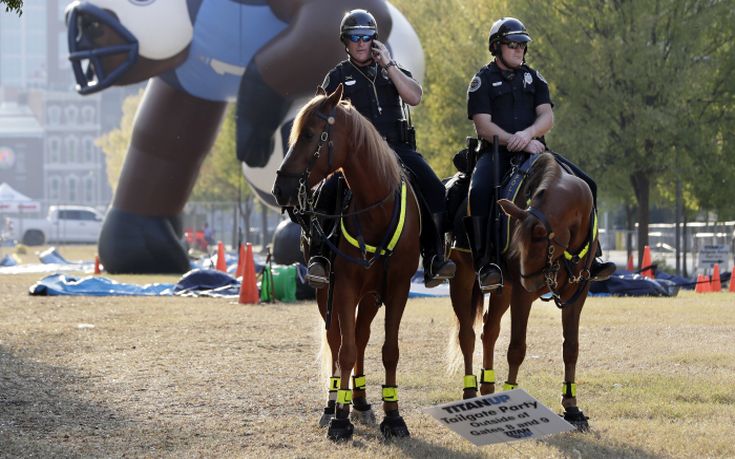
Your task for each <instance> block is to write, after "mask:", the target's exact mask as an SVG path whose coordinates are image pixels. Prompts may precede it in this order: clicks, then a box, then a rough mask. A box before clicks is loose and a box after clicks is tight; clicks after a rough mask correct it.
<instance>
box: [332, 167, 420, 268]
mask: <svg viewBox="0 0 735 459" xmlns="http://www.w3.org/2000/svg"><path fill="white" fill-rule="evenodd" d="M400 206H401V210H400V214H399V216H398V224H397V225H396V229H395V231H394V232H393V237H391V239H390V242H389V243H388V246H387V247H386V248H385V249H384V250H382V251H381V252H380V255H385V252H386V250H388V251H392V250H393V248H395V246H396V244H398V239H400V237H401V233H402V232H403V225H404V224H405V223H406V181H405V180H402V181H401V204H400ZM340 227H341V228H342V235H343V236H344V237H345V239H347V242H349V243H350V244H352V245H353V246H355V247H357V248H358V249H359V248H360V242H359V241H358V240H357V239H355V238H354V237H353V236H352V235H351V234H350V233H348V232H347V228H346V227H345V219H344V218H341V219H340ZM365 250H367V251H368V252H370V253H375V251H376V250H377V248H376V247H375V246H372V245H369V244H365Z"/></svg>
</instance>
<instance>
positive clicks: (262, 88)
mask: <svg viewBox="0 0 735 459" xmlns="http://www.w3.org/2000/svg"><path fill="white" fill-rule="evenodd" d="M290 106H291V102H290V101H287V100H285V99H284V98H283V97H281V95H280V94H278V93H277V92H276V91H274V90H273V89H271V88H270V86H268V85H267V84H266V83H265V82H264V81H263V78H262V77H261V76H260V72H258V69H257V68H256V66H255V65H248V68H247V70H246V71H245V74H244V75H243V76H242V80H240V92H239V94H238V96H237V115H236V116H237V159H239V160H240V161H244V162H245V164H247V165H248V166H250V167H263V166H265V165H266V164H268V160H269V159H270V157H271V152H273V147H274V146H275V142H274V139H273V135H274V133H275V132H276V129H278V127H279V126H280V125H281V123H282V122H283V118H284V116H286V113H288V109H289V107H290Z"/></svg>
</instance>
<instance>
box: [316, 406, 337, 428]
mask: <svg viewBox="0 0 735 459" xmlns="http://www.w3.org/2000/svg"><path fill="white" fill-rule="evenodd" d="M333 417H334V409H331V410H330V409H329V408H324V412H323V413H322V417H321V418H319V427H327V426H328V425H329V421H331V420H332V418H333Z"/></svg>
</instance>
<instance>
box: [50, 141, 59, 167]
mask: <svg viewBox="0 0 735 459" xmlns="http://www.w3.org/2000/svg"><path fill="white" fill-rule="evenodd" d="M60 158H61V139H60V138H58V137H56V136H54V137H49V139H48V162H49V163H51V164H58V163H59V161H60Z"/></svg>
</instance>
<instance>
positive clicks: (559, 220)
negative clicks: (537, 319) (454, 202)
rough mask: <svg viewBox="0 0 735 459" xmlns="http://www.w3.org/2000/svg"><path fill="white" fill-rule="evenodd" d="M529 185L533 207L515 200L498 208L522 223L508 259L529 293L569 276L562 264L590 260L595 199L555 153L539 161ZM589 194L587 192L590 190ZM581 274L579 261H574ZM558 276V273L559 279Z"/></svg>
mask: <svg viewBox="0 0 735 459" xmlns="http://www.w3.org/2000/svg"><path fill="white" fill-rule="evenodd" d="M536 166H538V169H537V170H536V171H534V170H532V171H531V178H530V179H529V182H530V183H532V185H531V186H532V187H533V189H530V190H529V192H530V193H529V196H530V205H529V206H528V208H526V209H522V208H520V207H519V206H517V205H516V204H515V203H513V202H512V201H509V200H507V199H501V200H499V201H498V204H499V205H500V207H501V208H502V209H503V211H504V212H505V213H506V214H508V216H509V217H510V218H512V219H515V220H516V221H517V222H516V224H515V230H514V232H513V236H512V242H511V248H510V253H509V258H511V259H515V260H517V262H518V267H519V274H520V279H519V280H520V283H521V285H522V286H523V288H524V289H526V290H527V291H528V292H536V291H538V290H540V289H542V288H544V287H549V288H550V289H551V290H555V289H556V288H557V285H558V284H559V283H561V282H562V281H563V279H564V278H565V276H566V275H567V274H569V271H568V270H561V271H560V269H559V268H560V266H561V265H562V264H564V263H566V262H565V258H566V259H567V260H569V258H570V257H571V258H572V259H575V258H576V257H577V256H578V255H579V256H580V257H582V258H584V257H585V256H589V251H590V247H591V245H592V242H593V241H592V240H590V231H591V225H592V221H591V220H590V218H591V216H592V195H591V192H590V191H589V188H588V187H587V185H586V184H585V183H584V182H583V181H582V180H581V179H579V178H577V177H574V176H572V175H569V174H565V173H563V172H562V171H561V169H560V168H559V165H558V164H557V163H556V161H555V160H554V158H553V157H552V156H551V155H548V156H547V157H544V158H540V159H539V160H538V161H537V164H536V165H535V166H534V167H536ZM585 190H586V191H585ZM569 263H570V269H571V268H573V269H572V270H573V271H575V272H572V273H571V274H572V275H578V273H577V272H576V270H578V268H576V266H577V265H578V264H579V263H580V262H579V260H574V261H570V262H569ZM557 274H558V275H559V276H558V277H557Z"/></svg>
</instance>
